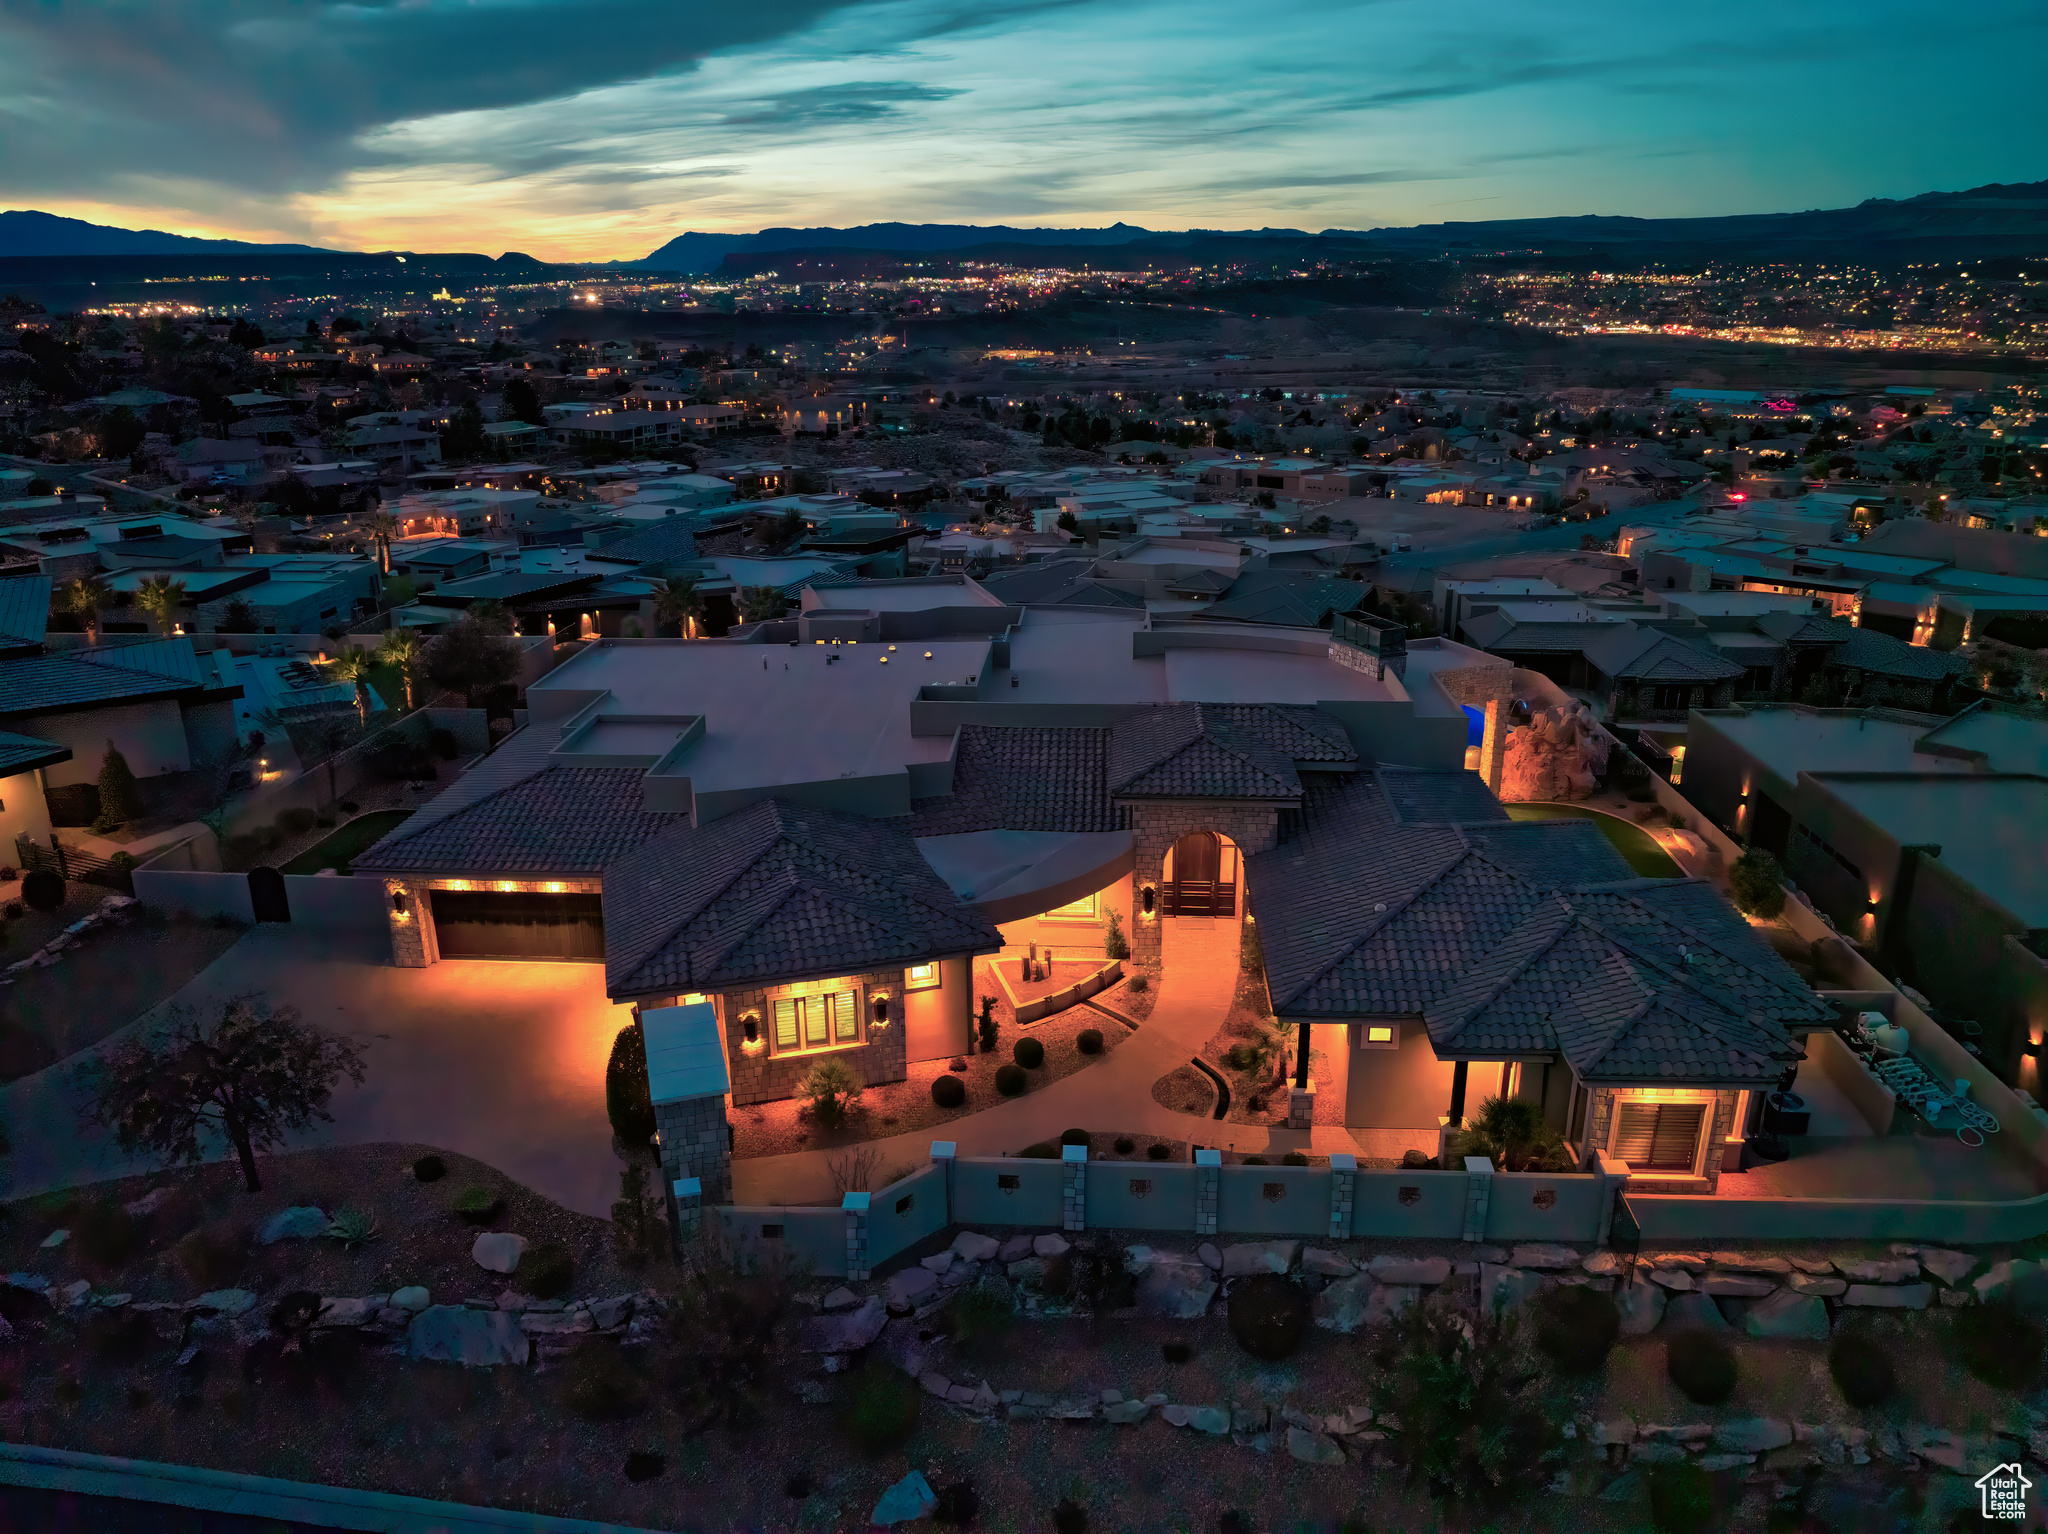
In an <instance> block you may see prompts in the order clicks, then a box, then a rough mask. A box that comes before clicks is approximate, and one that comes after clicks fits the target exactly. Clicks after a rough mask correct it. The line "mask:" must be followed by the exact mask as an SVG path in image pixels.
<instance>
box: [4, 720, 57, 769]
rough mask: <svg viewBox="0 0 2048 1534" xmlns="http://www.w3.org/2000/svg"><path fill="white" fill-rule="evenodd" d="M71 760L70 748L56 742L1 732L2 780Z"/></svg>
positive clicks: (5, 731)
mask: <svg viewBox="0 0 2048 1534" xmlns="http://www.w3.org/2000/svg"><path fill="white" fill-rule="evenodd" d="M70 760H71V748H70V747H69V746H60V745H58V744H57V742H55V741H54V740H38V739H37V738H36V737H35V736H33V735H16V734H15V733H14V732H13V731H11V730H0V778H5V777H12V776H13V775H14V774H15V773H17V772H27V771H28V770H29V769H30V768H33V767H54V766H56V765H57V764H58V763H59V762H68V761H70Z"/></svg>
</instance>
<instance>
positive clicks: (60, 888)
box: [21, 868, 64, 911]
mask: <svg viewBox="0 0 2048 1534" xmlns="http://www.w3.org/2000/svg"><path fill="white" fill-rule="evenodd" d="M21 898H22V899H23V900H26V901H27V902H28V905H29V909H30V910H32V911H54V910H56V909H57V907H58V906H60V905H62V904H63V903H64V876H63V875H62V874H60V873H58V872H57V871H56V870H55V869H54V868H37V869H32V870H31V871H30V872H28V873H26V874H24V875H22V880H21Z"/></svg>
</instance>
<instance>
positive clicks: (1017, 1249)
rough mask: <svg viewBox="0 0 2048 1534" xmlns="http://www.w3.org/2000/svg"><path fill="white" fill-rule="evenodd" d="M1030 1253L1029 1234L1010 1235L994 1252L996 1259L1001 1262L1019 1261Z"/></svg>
mask: <svg viewBox="0 0 2048 1534" xmlns="http://www.w3.org/2000/svg"><path fill="white" fill-rule="evenodd" d="M1030 1255H1031V1238H1030V1237H1029V1236H1012V1237H1010V1239H1009V1240H1007V1241H1005V1242H1004V1243H1003V1244H1002V1248H1001V1249H1000V1250H999V1251H998V1252H997V1253H996V1261H998V1262H1001V1263H1012V1262H1021V1261H1023V1260H1024V1259H1025V1258H1026V1257H1029V1256H1030Z"/></svg>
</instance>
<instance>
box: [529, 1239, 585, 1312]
mask: <svg viewBox="0 0 2048 1534" xmlns="http://www.w3.org/2000/svg"><path fill="white" fill-rule="evenodd" d="M575 1281H576V1259H575V1257H574V1256H573V1255H571V1253H570V1251H569V1249H568V1248H567V1247H566V1246H564V1245H562V1243H561V1242H559V1241H549V1242H546V1243H545V1244H543V1245H541V1246H537V1247H535V1248H534V1249H533V1250H532V1251H530V1252H528V1253H526V1254H525V1255H524V1256H523V1257H521V1258H520V1259H519V1283H520V1286H521V1287H522V1288H524V1289H525V1290H526V1292H527V1293H528V1294H530V1295H532V1296H533V1297H534V1298H535V1299H537V1300H552V1299H556V1298H558V1297H559V1296H561V1295H564V1294H567V1293H568V1292H569V1286H570V1285H571V1284H573V1283H574V1282H575Z"/></svg>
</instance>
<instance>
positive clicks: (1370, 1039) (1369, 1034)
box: [1365, 1028, 1394, 1044]
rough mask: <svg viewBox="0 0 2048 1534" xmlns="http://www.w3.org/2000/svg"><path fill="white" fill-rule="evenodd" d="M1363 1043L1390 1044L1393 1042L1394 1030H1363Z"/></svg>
mask: <svg viewBox="0 0 2048 1534" xmlns="http://www.w3.org/2000/svg"><path fill="white" fill-rule="evenodd" d="M1365 1042H1366V1043H1368V1044H1391V1043H1393V1042H1394V1030H1393V1029H1391V1028H1368V1029H1366V1030H1365Z"/></svg>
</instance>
